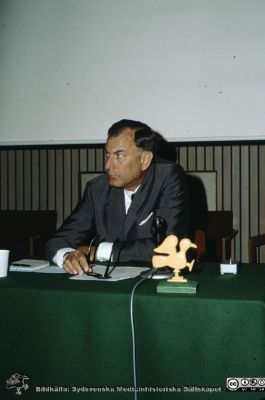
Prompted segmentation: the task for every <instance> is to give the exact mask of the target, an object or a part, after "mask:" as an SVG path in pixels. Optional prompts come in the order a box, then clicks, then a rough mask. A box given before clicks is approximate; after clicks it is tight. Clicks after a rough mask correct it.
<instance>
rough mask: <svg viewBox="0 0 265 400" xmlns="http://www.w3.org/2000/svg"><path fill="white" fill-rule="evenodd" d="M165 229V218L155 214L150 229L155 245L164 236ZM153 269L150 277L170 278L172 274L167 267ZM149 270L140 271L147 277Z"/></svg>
mask: <svg viewBox="0 0 265 400" xmlns="http://www.w3.org/2000/svg"><path fill="white" fill-rule="evenodd" d="M166 229H167V223H166V220H165V219H164V218H162V217H160V216H156V217H155V218H154V219H153V226H152V231H153V239H154V242H155V244H156V247H157V246H159V245H160V244H161V243H162V242H163V240H164V239H165V237H166ZM153 270H156V271H155V272H154V273H153V274H152V275H151V276H150V278H151V279H170V278H171V277H172V276H173V272H172V271H171V270H170V269H169V268H167V267H164V268H159V269H156V268H153ZM149 275H150V271H148V272H146V271H145V272H142V273H141V276H142V277H146V278H149Z"/></svg>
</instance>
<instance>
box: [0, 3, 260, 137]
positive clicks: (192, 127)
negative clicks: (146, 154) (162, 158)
mask: <svg viewBox="0 0 265 400" xmlns="http://www.w3.org/2000/svg"><path fill="white" fill-rule="evenodd" d="M264 21H265V1H264V0H134V1H132V0H1V1H0V144H10V143H14V144H23V143H68V142H69V143H73V142H74V143H78V142H83V143H86V142H88V143H90V142H91V143H93V142H102V141H104V140H105V137H106V131H107V129H108V127H109V126H110V125H111V124H112V123H113V122H116V121H117V120H119V119H121V118H132V119H139V120H142V121H144V122H146V123H148V124H149V125H150V126H152V127H153V128H154V129H156V130H158V131H160V132H161V133H162V134H163V135H164V136H165V137H166V138H167V139H168V140H174V141H178V140H179V141H183V140H185V141H193V140H234V139H239V140H241V139H265V106H264V104H265V96H264V93H265V90H264V89H265V51H264V43H265V23H264Z"/></svg>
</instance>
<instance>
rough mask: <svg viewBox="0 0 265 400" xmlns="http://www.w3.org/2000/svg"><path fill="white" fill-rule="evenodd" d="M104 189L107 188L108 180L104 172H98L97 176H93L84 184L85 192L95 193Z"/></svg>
mask: <svg viewBox="0 0 265 400" xmlns="http://www.w3.org/2000/svg"><path fill="white" fill-rule="evenodd" d="M104 188H106V189H107V188H108V178H107V175H106V174H105V173H104V172H102V173H100V172H99V173H98V175H97V176H93V177H92V178H91V179H89V180H88V181H87V182H86V188H85V190H89V191H96V192H97V191H102V190H104Z"/></svg>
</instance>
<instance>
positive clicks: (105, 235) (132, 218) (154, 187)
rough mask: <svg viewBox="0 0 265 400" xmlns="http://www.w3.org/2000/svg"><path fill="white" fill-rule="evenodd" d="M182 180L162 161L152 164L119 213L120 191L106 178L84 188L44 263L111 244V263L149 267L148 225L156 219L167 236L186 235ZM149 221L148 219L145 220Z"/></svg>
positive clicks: (150, 243)
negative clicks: (64, 252)
mask: <svg viewBox="0 0 265 400" xmlns="http://www.w3.org/2000/svg"><path fill="white" fill-rule="evenodd" d="M188 197H189V196H188V189H187V180H186V175H185V173H184V171H183V170H182V168H181V167H180V166H179V165H177V164H175V163H170V162H167V161H162V160H159V161H155V162H154V163H153V164H151V166H150V167H149V170H148V173H147V175H146V177H145V180H144V182H143V183H142V185H141V186H140V188H139V189H138V191H137V192H136V194H135V196H134V200H133V202H132V204H131V206H130V208H129V210H128V212H127V215H126V213H125V201H124V190H123V189H120V188H115V187H111V186H109V184H108V177H107V175H106V174H104V175H101V176H99V177H97V178H95V179H93V180H91V181H90V182H88V183H87V185H86V188H85V191H84V195H83V198H82V200H81V201H80V203H79V204H78V205H77V206H76V208H75V209H74V210H73V212H72V214H71V215H70V216H69V217H68V218H67V219H66V220H65V222H64V223H63V225H62V226H61V228H59V229H58V231H57V232H56V233H55V234H54V235H53V237H52V238H51V239H50V240H49V241H48V243H47V245H46V250H47V256H48V258H49V259H50V260H52V258H53V257H54V255H55V253H56V252H57V250H59V249H61V248H64V247H73V248H76V246H77V245H80V244H88V243H89V242H90V240H91V239H92V238H93V237H95V236H97V242H98V243H99V242H102V241H106V242H115V241H116V240H117V239H118V241H117V242H116V243H115V245H114V249H113V258H114V261H117V260H118V261H123V262H126V261H149V262H150V261H151V258H152V255H153V248H154V241H153V233H152V222H153V218H154V216H161V217H163V218H164V219H165V220H166V222H167V232H166V233H167V234H175V235H177V236H178V237H183V236H185V235H186V234H187V233H188V208H189V198H188ZM148 217H149V218H148Z"/></svg>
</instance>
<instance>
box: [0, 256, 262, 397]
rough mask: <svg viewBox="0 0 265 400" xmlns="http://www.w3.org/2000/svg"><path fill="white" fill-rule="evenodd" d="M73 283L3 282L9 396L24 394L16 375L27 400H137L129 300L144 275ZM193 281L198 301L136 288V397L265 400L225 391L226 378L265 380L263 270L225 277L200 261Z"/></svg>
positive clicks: (4, 373) (38, 276) (20, 277)
mask: <svg viewBox="0 0 265 400" xmlns="http://www.w3.org/2000/svg"><path fill="white" fill-rule="evenodd" d="M68 278H69V275H67V274H42V273H34V272H33V273H28V272H27V273H22V272H20V273H19V272H17V273H16V272H13V273H9V275H8V277H6V278H1V279H0V319H1V325H0V326H1V328H0V346H1V349H0V379H1V387H0V398H1V399H9V398H15V397H17V396H16V395H15V393H16V389H15V387H12V385H10V384H9V385H8V387H9V388H7V387H6V381H7V380H9V379H10V378H11V377H12V376H13V375H14V374H19V376H20V378H19V379H21V381H22V378H23V376H24V377H25V376H26V377H27V378H23V379H24V380H23V383H25V382H26V383H27V385H28V388H27V389H26V390H25V389H23V388H22V389H21V393H22V394H21V396H20V398H23V399H25V400H26V399H34V400H38V399H40V400H41V399H58V400H72V399H85V398H89V399H106V400H111V399H120V400H127V399H134V398H135V392H134V391H135V388H134V382H133V362H132V354H133V351H132V334H131V321H130V299H131V292H132V289H133V287H134V285H135V284H136V282H138V281H139V280H140V279H141V278H139V277H137V278H134V279H127V280H123V281H118V282H105V281H100V280H98V281H93V282H92V281H78V280H71V279H68ZM189 278H190V279H192V280H195V281H197V282H198V289H197V293H196V294H169V293H166V294H164V293H157V290H156V286H157V285H158V283H159V282H158V281H157V280H149V281H147V282H145V283H142V284H141V285H139V287H138V288H137V289H136V291H135V295H134V328H135V343H136V370H137V390H138V391H137V398H138V399H139V400H144V399H163V400H164V399H167V398H168V399H184V400H185V399H187V400H190V399H192V400H193V399H195V400H196V399H203V400H208V399H220V400H221V399H222V400H224V399H232V400H234V399H251V400H252V399H253V400H254V399H260V400H261V399H265V391H264V392H261V391H259V392H257V391H255V392H247V393H242V392H228V391H226V378H228V377H264V376H265V308H264V304H265V265H264V264H260V265H249V264H243V265H241V267H240V270H239V273H238V275H230V274H227V275H221V274H220V268H219V265H217V264H211V263H209V264H198V266H197V268H196V271H195V272H192V273H191V274H190V275H189ZM9 382H10V381H9ZM14 386H15V384H14ZM17 386H19V384H17ZM264 390H265V385H264Z"/></svg>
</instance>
